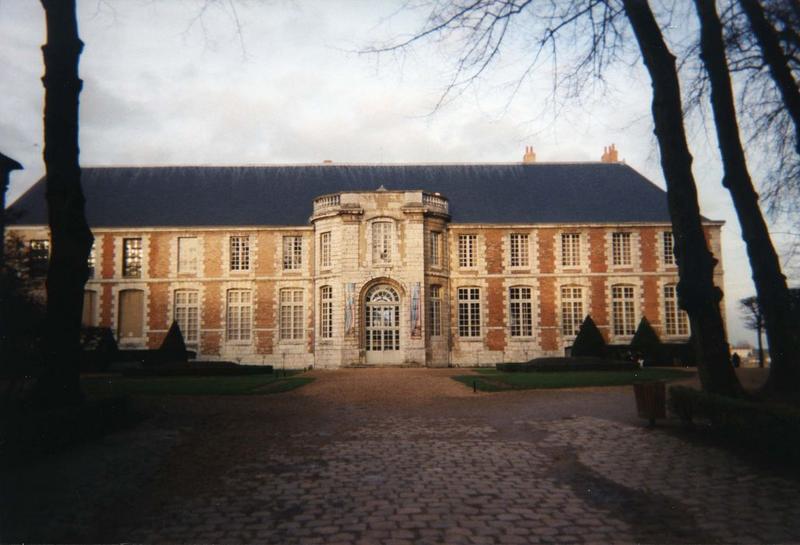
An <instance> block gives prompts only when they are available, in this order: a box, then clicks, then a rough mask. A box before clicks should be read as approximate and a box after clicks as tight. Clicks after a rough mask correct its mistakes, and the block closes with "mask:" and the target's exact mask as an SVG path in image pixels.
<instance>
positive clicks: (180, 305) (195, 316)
mask: <svg viewBox="0 0 800 545" xmlns="http://www.w3.org/2000/svg"><path fill="white" fill-rule="evenodd" d="M173 319H174V320H175V321H176V322H178V327H180V328H181V334H182V335H183V341H184V342H185V343H186V344H197V341H198V338H199V331H200V305H199V297H198V293H197V290H177V291H176V292H175V305H174V313H173Z"/></svg>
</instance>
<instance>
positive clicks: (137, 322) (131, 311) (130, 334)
mask: <svg viewBox="0 0 800 545" xmlns="http://www.w3.org/2000/svg"><path fill="white" fill-rule="evenodd" d="M117 312H118V320H119V324H118V326H119V329H118V331H117V333H118V336H119V338H120V339H126V338H140V337H143V336H144V292H143V291H142V290H122V291H121V292H119V309H118V311H117Z"/></svg>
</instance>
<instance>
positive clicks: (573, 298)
mask: <svg viewBox="0 0 800 545" xmlns="http://www.w3.org/2000/svg"><path fill="white" fill-rule="evenodd" d="M582 322H583V288H579V287H576V286H565V287H563V288H561V333H562V334H563V335H564V336H565V337H572V336H574V335H577V334H578V330H579V329H580V328H581V323H582Z"/></svg>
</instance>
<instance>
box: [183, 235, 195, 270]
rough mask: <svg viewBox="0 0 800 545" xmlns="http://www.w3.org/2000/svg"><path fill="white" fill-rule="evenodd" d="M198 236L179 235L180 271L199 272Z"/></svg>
mask: <svg viewBox="0 0 800 545" xmlns="http://www.w3.org/2000/svg"><path fill="white" fill-rule="evenodd" d="M197 247H198V244H197V237H178V272H179V273H196V272H197Z"/></svg>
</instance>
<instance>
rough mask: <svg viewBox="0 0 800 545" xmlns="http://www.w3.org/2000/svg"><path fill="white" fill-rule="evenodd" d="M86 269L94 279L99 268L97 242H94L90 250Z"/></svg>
mask: <svg viewBox="0 0 800 545" xmlns="http://www.w3.org/2000/svg"><path fill="white" fill-rule="evenodd" d="M86 267H87V268H88V269H89V278H94V275H95V272H96V271H95V269H96V268H97V242H92V249H91V250H89V257H88V258H86Z"/></svg>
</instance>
